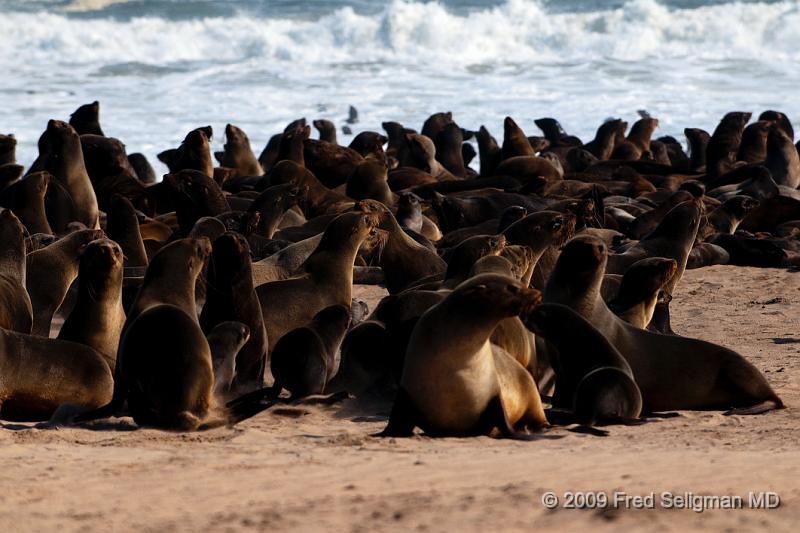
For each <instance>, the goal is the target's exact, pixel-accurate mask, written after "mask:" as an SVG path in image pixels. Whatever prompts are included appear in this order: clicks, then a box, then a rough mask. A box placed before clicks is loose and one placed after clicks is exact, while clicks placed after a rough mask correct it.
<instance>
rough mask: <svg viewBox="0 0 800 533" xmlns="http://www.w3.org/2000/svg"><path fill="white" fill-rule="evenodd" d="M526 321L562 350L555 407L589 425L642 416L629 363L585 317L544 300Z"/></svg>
mask: <svg viewBox="0 0 800 533" xmlns="http://www.w3.org/2000/svg"><path fill="white" fill-rule="evenodd" d="M524 322H525V325H526V326H527V327H528V328H529V329H530V330H531V331H533V332H534V333H535V334H536V335H539V336H541V337H543V338H545V339H547V341H548V342H550V343H551V344H552V345H553V346H555V347H556V349H557V350H558V358H557V362H556V364H555V373H556V389H555V393H554V394H553V407H555V408H563V409H568V410H570V411H571V412H572V414H573V415H574V417H575V421H576V422H578V423H580V424H587V425H590V426H591V425H596V424H609V423H612V424H613V423H620V422H622V423H625V422H629V421H633V420H634V419H637V418H639V415H640V414H641V412H642V394H641V392H640V391H639V387H638V386H637V385H636V382H635V381H634V378H633V371H632V370H631V367H630V365H629V364H628V362H627V361H626V360H625V358H624V357H622V354H620V353H619V351H618V350H617V349H616V348H614V346H613V345H612V344H611V343H610V342H608V339H606V338H605V337H604V336H603V334H602V333H600V332H599V331H597V329H595V327H594V326H592V325H591V324H590V323H589V322H588V321H587V320H586V319H584V318H583V317H582V316H580V315H579V314H578V313H576V312H575V311H573V310H572V309H570V308H569V307H567V306H564V305H559V304H542V305H540V306H538V307H536V308H535V309H534V310H533V311H531V312H530V313H529V314H528V315H527V316H526V317H525V319H524Z"/></svg>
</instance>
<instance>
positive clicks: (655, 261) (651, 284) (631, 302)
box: [608, 257, 678, 329]
mask: <svg viewBox="0 0 800 533" xmlns="http://www.w3.org/2000/svg"><path fill="white" fill-rule="evenodd" d="M677 271H678V263H677V261H675V260H674V259H666V258H664V257H648V258H647V259H642V260H640V261H637V262H635V263H634V264H632V265H631V266H630V267H628V270H626V271H625V274H624V275H623V276H622V280H621V282H620V285H619V289H618V290H617V294H616V296H615V297H614V298H613V299H612V300H611V301H610V302H609V303H608V307H609V309H611V310H612V311H614V313H616V315H617V316H619V317H620V318H621V319H622V320H624V321H625V322H627V323H628V324H631V325H633V326H636V327H638V328H641V329H646V328H647V325H648V324H650V321H651V320H652V319H653V313H655V309H656V304H657V303H658V302H659V301H667V300H669V299H670V298H672V295H671V294H668V293H666V292H665V291H664V286H665V285H666V284H667V283H668V282H669V280H670V279H672V276H674V275H675V273H676V272H677Z"/></svg>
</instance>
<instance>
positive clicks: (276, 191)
mask: <svg viewBox="0 0 800 533" xmlns="http://www.w3.org/2000/svg"><path fill="white" fill-rule="evenodd" d="M306 192H307V189H306V188H303V187H297V186H296V185H294V184H293V183H284V184H282V185H275V186H273V187H269V188H268V189H265V190H264V192H262V193H261V194H259V195H258V196H257V197H256V198H254V199H253V202H252V203H251V204H250V206H249V207H248V208H247V211H248V212H250V213H260V215H261V218H260V219H259V221H258V226H257V228H256V231H257V232H258V235H260V236H261V237H265V238H267V239H271V238H272V236H273V235H274V234H275V232H276V231H277V230H278V226H279V225H280V223H281V221H282V220H283V218H284V215H285V214H286V212H287V211H288V210H289V209H291V208H292V207H294V206H296V205H297V204H298V202H300V201H301V200H302V199H303V198H304V197H305V195H306Z"/></svg>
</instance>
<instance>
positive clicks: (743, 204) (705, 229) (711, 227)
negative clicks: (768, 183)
mask: <svg viewBox="0 0 800 533" xmlns="http://www.w3.org/2000/svg"><path fill="white" fill-rule="evenodd" d="M758 205H759V201H758V200H756V199H754V198H751V197H750V196H745V195H736V196H732V197H730V198H729V199H727V200H725V201H724V202H723V203H722V205H721V206H719V207H718V208H716V209H714V211H712V212H711V213H710V214H709V215H708V216H707V217H706V219H705V225H703V226H701V227H700V229H699V230H698V233H697V236H698V239H705V238H707V237H709V236H711V235H713V234H714V233H726V234H728V235H731V234H733V233H735V232H736V229H737V228H738V227H739V224H740V223H741V222H742V220H744V218H745V217H746V216H747V214H748V213H749V212H750V211H752V210H753V209H755V208H756V207H758Z"/></svg>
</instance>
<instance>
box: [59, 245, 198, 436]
mask: <svg viewBox="0 0 800 533" xmlns="http://www.w3.org/2000/svg"><path fill="white" fill-rule="evenodd" d="M210 253H211V243H210V242H209V241H208V239H206V238H200V239H178V240H175V241H173V242H171V243H169V244H167V245H165V246H164V247H162V248H161V249H160V250H159V251H158V252H157V253H156V254H155V255H154V256H153V258H152V260H151V261H150V264H149V265H148V267H147V270H146V271H145V275H144V280H143V281H142V285H141V287H140V288H139V292H138V293H137V294H136V298H135V299H134V301H133V303H132V304H131V306H130V309H128V313H127V318H126V320H125V324H124V325H123V328H122V333H121V336H120V343H119V350H118V352H117V362H116V367H115V370H114V393H113V396H112V398H111V400H110V401H109V402H107V403H106V404H104V405H103V406H102V407H99V408H97V409H94V410H92V411H89V412H85V413H82V414H79V415H78V416H76V417H75V418H74V420H75V421H76V422H83V421H87V420H96V419H98V418H104V417H108V416H113V415H116V414H117V413H118V412H119V410H120V409H122V407H123V405H124V403H125V401H126V400H128V407H129V409H130V411H131V414H132V415H133V416H134V420H135V421H136V423H137V424H140V425H154V426H157V427H164V428H174V429H192V428H196V427H197V425H198V424H197V421H198V419H199V418H202V417H200V416H199V415H205V414H206V413H207V410H208V407H209V404H210V399H211V386H212V384H213V369H212V363H211V352H210V348H209V346H208V341H207V340H206V338H205V336H204V335H203V332H202V331H201V330H200V325H199V323H198V320H197V306H196V301H195V283H196V280H197V277H198V275H199V274H200V272H201V271H202V270H203V267H204V265H205V262H206V259H207V258H208V256H209V254H210ZM145 315H146V316H145ZM142 316H144V320H142V321H139V320H138V319H139V318H140V317H142ZM129 332H132V333H131V334H130V335H129V334H128V333H129Z"/></svg>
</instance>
